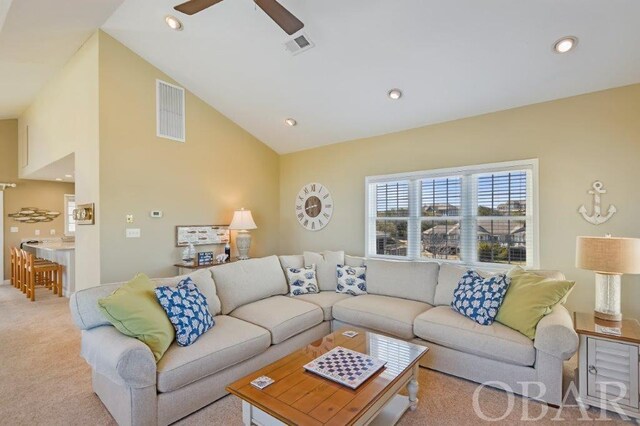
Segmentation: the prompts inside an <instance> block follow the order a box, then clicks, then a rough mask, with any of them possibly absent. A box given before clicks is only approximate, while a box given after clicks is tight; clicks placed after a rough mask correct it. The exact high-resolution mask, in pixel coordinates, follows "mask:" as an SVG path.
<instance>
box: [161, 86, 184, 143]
mask: <svg viewBox="0 0 640 426" xmlns="http://www.w3.org/2000/svg"><path fill="white" fill-rule="evenodd" d="M184 109H185V108H184V89H183V88H182V87H178V86H174V85H173V84H169V83H167V82H164V81H161V80H156V122H157V134H158V137H161V138H167V139H171V140H174V141H178V142H184V141H185V111H184Z"/></svg>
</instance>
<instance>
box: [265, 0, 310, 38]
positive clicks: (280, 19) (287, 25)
mask: <svg viewBox="0 0 640 426" xmlns="http://www.w3.org/2000/svg"><path fill="white" fill-rule="evenodd" d="M254 1H255V3H256V4H257V5H258V7H259V8H260V9H262V10H264V11H265V13H266V14H267V15H269V17H270V18H271V19H273V20H274V21H275V23H276V24H278V25H280V28H282V29H283V30H284V31H285V32H286V33H287V34H289V35H291V34H293V33H296V32H298V31H300V30H301V29H302V28H303V27H304V24H303V23H302V21H300V20H299V19H298V18H296V17H295V16H293V13H291V12H289V11H288V10H287V9H285V8H284V6H282V5H281V4H280V3H278V2H277V1H276V0H254Z"/></svg>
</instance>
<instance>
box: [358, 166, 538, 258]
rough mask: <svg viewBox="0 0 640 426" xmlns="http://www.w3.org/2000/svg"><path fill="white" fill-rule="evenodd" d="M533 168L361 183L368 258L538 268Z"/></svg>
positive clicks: (474, 170)
mask: <svg viewBox="0 0 640 426" xmlns="http://www.w3.org/2000/svg"><path fill="white" fill-rule="evenodd" d="M537 166H538V163H537V160H525V161H513V162H507V163H496V164H485V165H479V166H469V167H460V168H454V169H441V170H432V171H425V172H416V173H408V174H398V175H390V176H372V177H367V179H366V186H367V206H366V207H367V227H366V234H367V235H366V253H367V256H370V257H391V258H403V259H413V260H420V259H422V260H438V261H443V262H456V263H461V264H465V265H480V264H481V265H483V266H484V267H487V266H488V267H491V266H499V265H504V264H512V265H522V266H528V267H537V266H538V253H537V250H538V248H537V247H538V242H537V236H538V232H537V226H538V224H537V192H536V190H535V188H536V185H537Z"/></svg>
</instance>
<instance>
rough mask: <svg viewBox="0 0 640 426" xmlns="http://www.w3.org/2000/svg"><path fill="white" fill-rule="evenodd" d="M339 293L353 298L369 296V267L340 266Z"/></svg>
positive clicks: (337, 270) (338, 268)
mask: <svg viewBox="0 0 640 426" xmlns="http://www.w3.org/2000/svg"><path fill="white" fill-rule="evenodd" d="M336 272H337V273H338V285H337V287H336V292H337V293H346V294H350V295H352V296H361V295H363V294H367V267H366V266H344V265H338V267H337V268H336Z"/></svg>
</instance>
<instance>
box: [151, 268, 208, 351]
mask: <svg viewBox="0 0 640 426" xmlns="http://www.w3.org/2000/svg"><path fill="white" fill-rule="evenodd" d="M155 293H156V298H157V299H158V302H160V306H162V308H163V309H164V310H165V312H166V313H167V316H168V317H169V321H171V324H173V328H175V329H176V341H177V342H178V345H180V346H189V345H191V344H192V343H194V342H195V341H196V340H198V337H200V336H202V335H203V334H204V333H205V332H206V331H207V330H209V329H210V328H211V327H213V326H214V324H215V322H214V321H213V317H212V316H211V313H210V312H209V306H208V305H207V298H206V297H205V296H204V295H203V294H202V293H200V290H198V287H196V285H195V284H194V282H193V281H191V278H189V277H187V278H185V279H184V280H182V281H180V283H178V286H177V287H168V286H161V287H157V288H156V289H155Z"/></svg>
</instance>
